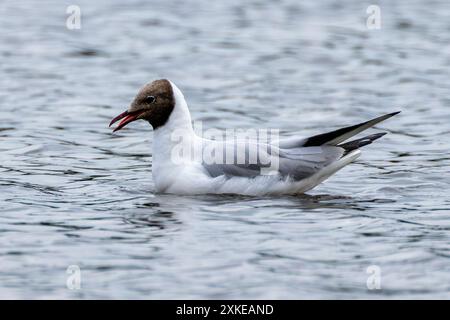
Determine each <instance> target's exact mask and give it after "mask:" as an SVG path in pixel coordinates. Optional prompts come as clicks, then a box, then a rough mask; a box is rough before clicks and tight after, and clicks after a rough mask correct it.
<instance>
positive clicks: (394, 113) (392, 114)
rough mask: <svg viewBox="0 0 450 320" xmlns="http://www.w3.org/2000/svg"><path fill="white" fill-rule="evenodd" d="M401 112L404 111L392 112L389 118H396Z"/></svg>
mask: <svg viewBox="0 0 450 320" xmlns="http://www.w3.org/2000/svg"><path fill="white" fill-rule="evenodd" d="M400 112H402V111H396V112H392V113H389V114H388V116H391V117H393V116H395V115H397V114H399V113H400Z"/></svg>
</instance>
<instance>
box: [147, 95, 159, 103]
mask: <svg viewBox="0 0 450 320" xmlns="http://www.w3.org/2000/svg"><path fill="white" fill-rule="evenodd" d="M144 101H145V102H146V103H153V102H155V101H156V98H155V97H154V96H146V97H145V99H144Z"/></svg>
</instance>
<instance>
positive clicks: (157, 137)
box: [153, 82, 196, 157]
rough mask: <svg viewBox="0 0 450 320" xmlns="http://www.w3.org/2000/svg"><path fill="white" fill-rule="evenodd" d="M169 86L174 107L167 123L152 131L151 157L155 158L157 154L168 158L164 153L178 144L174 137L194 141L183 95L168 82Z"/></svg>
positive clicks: (189, 115) (189, 116)
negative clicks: (173, 99)
mask: <svg viewBox="0 0 450 320" xmlns="http://www.w3.org/2000/svg"><path fill="white" fill-rule="evenodd" d="M170 84H171V85H172V90H173V95H174V98H175V106H174V108H173V110H172V113H171V114H170V116H169V119H168V120H167V122H166V123H165V124H164V125H162V126H161V127H159V128H157V129H156V130H155V131H154V136H153V137H154V138H153V157H155V156H157V153H158V152H160V153H162V155H161V156H162V157H166V156H168V154H166V152H168V151H169V150H170V149H171V147H173V146H174V145H175V144H177V143H178V144H179V141H177V139H175V138H176V137H179V136H183V137H184V139H185V141H189V140H191V139H190V138H192V140H194V139H195V137H196V135H195V134H194V129H193V128H192V122H191V114H190V113H189V109H188V106H187V103H186V100H185V99H184V95H183V93H182V92H181V90H180V89H178V87H177V86H176V85H175V84H174V83H172V82H170Z"/></svg>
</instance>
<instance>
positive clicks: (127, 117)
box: [109, 110, 143, 132]
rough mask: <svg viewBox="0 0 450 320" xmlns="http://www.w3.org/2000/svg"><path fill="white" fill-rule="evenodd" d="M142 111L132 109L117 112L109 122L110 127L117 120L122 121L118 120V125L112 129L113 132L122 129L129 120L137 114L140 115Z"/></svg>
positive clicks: (135, 117)
mask: <svg viewBox="0 0 450 320" xmlns="http://www.w3.org/2000/svg"><path fill="white" fill-rule="evenodd" d="M142 113H143V111H142V110H138V111H134V112H128V111H125V112H123V113H121V114H119V115H118V116H117V117H115V118H114V119H112V120H111V122H110V124H109V126H110V127H111V126H112V125H113V124H114V123H115V122H117V121H119V120H121V119H122V121H120V123H119V125H118V126H117V127H116V128H115V129H114V130H113V132H115V131H117V130H120V129H122V128H123V127H125V126H126V125H127V124H129V123H130V122H133V121H135V120H137V118H138V117H139V115H141V114H142Z"/></svg>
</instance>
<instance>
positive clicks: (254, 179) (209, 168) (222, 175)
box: [110, 79, 399, 195]
mask: <svg viewBox="0 0 450 320" xmlns="http://www.w3.org/2000/svg"><path fill="white" fill-rule="evenodd" d="M398 113H399V112H394V113H390V114H387V115H384V116H381V117H378V118H375V119H373V120H370V121H367V122H363V123H360V124H357V125H353V126H350V127H345V128H342V129H338V130H335V131H331V132H327V133H323V134H319V135H315V136H312V137H309V138H297V137H291V138H287V139H276V138H275V139H272V140H264V141H261V140H254V139H245V140H242V139H236V138H234V137H233V138H231V139H225V140H221V141H219V140H212V139H206V138H203V137H200V136H198V135H196V134H195V132H194V129H193V127H192V122H191V115H190V113H189V109H188V106H187V103H186V100H185V99H184V96H183V94H182V92H181V91H180V89H178V87H177V86H176V85H175V84H174V83H173V82H171V81H169V80H165V79H162V80H156V81H153V82H152V83H149V84H147V85H145V86H144V87H143V88H142V89H141V90H140V91H139V93H138V94H137V96H136V97H135V98H134V100H133V102H132V103H131V105H130V107H129V108H128V110H127V111H125V112H123V113H122V114H120V115H119V116H117V117H116V118H114V119H113V120H112V121H111V123H110V126H111V125H112V124H113V123H115V122H117V121H119V120H121V121H120V123H119V125H118V126H117V127H116V128H115V129H114V131H117V130H119V129H122V128H123V127H124V126H125V125H127V124H128V123H130V122H132V121H135V120H138V119H143V120H146V121H148V122H149V123H150V124H151V125H152V127H153V129H154V138H153V162H152V167H153V178H154V182H155V186H156V191H157V192H165V193H175V194H206V193H232V194H245V195H264V194H272V195H273V194H299V193H304V192H306V191H308V190H310V189H312V188H314V187H315V186H317V185H318V184H319V183H321V182H322V181H324V180H325V179H327V178H328V177H330V176H331V175H333V174H334V173H335V172H337V171H338V170H340V169H341V168H343V167H344V166H346V165H347V164H349V163H350V162H352V161H353V160H355V159H356V158H357V157H358V156H359V155H360V154H361V151H360V150H359V148H360V147H362V146H365V145H368V144H370V143H372V142H373V141H374V140H376V139H378V138H380V137H382V136H383V135H384V134H385V133H377V134H372V135H369V136H365V137H363V138H360V139H356V140H352V141H350V142H345V141H346V140H347V139H349V138H351V137H353V136H354V135H356V134H358V133H360V132H361V131H363V130H366V129H368V128H370V127H372V126H374V125H376V124H377V123H379V122H381V121H384V120H386V119H388V118H390V117H392V116H394V115H396V114H398ZM175 133H176V134H175ZM175 136H176V137H178V138H176V137H175ZM180 150H181V152H180ZM192 150H200V155H201V156H200V157H198V156H195V157H193V156H192V153H193V152H192ZM211 150H213V151H211ZM206 151H207V152H206ZM253 151H256V156H255V157H253V158H252V159H250V157H251V155H250V154H251V152H253ZM205 153H207V154H209V155H210V156H211V155H212V158H211V157H209V158H208V161H206V160H205ZM231 153H232V156H229V155H230V154H231ZM239 153H240V154H241V155H243V157H241V156H239ZM186 155H189V156H186ZM217 155H219V156H217ZM243 158H244V159H243ZM180 159H181V160H180ZM211 159H213V160H214V161H211ZM217 160H218V161H217ZM274 163H275V164H276V165H273V164H274Z"/></svg>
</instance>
